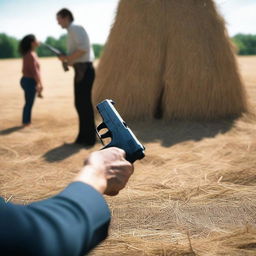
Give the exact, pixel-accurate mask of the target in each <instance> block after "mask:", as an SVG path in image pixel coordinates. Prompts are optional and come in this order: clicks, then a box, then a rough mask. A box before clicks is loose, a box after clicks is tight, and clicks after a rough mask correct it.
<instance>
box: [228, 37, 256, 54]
mask: <svg viewBox="0 0 256 256" xmlns="http://www.w3.org/2000/svg"><path fill="white" fill-rule="evenodd" d="M232 40H233V42H234V43H235V45H236V46H237V48H238V54H239V55H255V54H256V35H250V34H248V35H246V34H237V35H235V36H234V37H233V38H232Z"/></svg>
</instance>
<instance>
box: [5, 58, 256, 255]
mask: <svg viewBox="0 0 256 256" xmlns="http://www.w3.org/2000/svg"><path fill="white" fill-rule="evenodd" d="M54 60H55V59H49V60H47V59H42V60H41V63H42V68H43V71H44V73H43V78H44V79H45V85H46V90H45V98H44V100H43V101H39V100H37V101H36V105H35V109H34V112H33V126H31V127H29V128H25V129H21V128H20V127H19V120H20V115H21V106H22V103H23V98H22V96H23V95H22V94H21V91H20V88H19V87H18V85H17V83H16V81H18V77H15V76H13V77H12V79H11V80H10V76H9V75H8V76H6V78H5V77H4V75H3V77H2V80H1V81H0V90H1V93H0V109H1V111H2V112H1V115H0V119H1V120H0V126H1V127H0V153H1V155H0V160H1V161H0V195H1V196H3V197H4V198H5V199H6V201H12V202H17V203H21V204H27V203H29V202H32V201H35V200H40V199H43V198H46V197H48V196H51V195H54V194H56V193H58V192H59V191H60V190H62V188H64V187H65V186H66V184H68V183H69V182H70V181H72V178H73V176H74V175H75V174H76V173H77V172H78V171H79V169H80V168H81V166H82V163H83V160H84V159H85V157H86V156H87V155H88V154H89V153H90V151H93V150H96V149H99V148H100V147H101V145H100V144H99V143H98V144H96V145H95V147H94V148H92V149H90V150H86V149H83V148H80V147H76V146H74V145H72V144H70V142H72V140H73V139H74V138H75V135H76V131H77V119H76V114H75V111H74V107H73V97H72V93H73V88H72V87H71V86H70V85H71V84H72V74H66V73H64V74H63V73H62V72H63V71H62V70H61V67H60V66H59V65H58V64H59V63H58V62H57V61H56V64H54V63H55V62H54ZM239 60H240V63H241V67H242V71H243V74H244V79H245V81H246V86H247V89H248V91H249V93H250V99H251V102H252V105H253V106H254V107H255V106H256V94H255V90H254V88H255V83H256V78H255V72H254V68H253V67H254V66H255V65H256V58H255V57H254V58H240V59H239ZM6 62H7V61H6ZM8 62H10V64H12V65H13V66H14V67H13V70H14V71H15V65H14V63H15V60H10V61H8ZM1 64H2V65H1ZM252 64H253V65H252ZM55 65H56V66H57V67H59V69H60V70H59V73H58V72H57V73H56V76H58V77H57V78H58V79H56V78H55V76H48V72H50V71H51V70H53V69H54V68H55ZM8 66H9V65H8V63H7V64H5V62H4V63H2V62H0V69H1V70H3V74H5V72H4V69H6V68H7V67H8ZM10 66H11V65H10ZM17 67H19V65H18V64H17ZM48 69H49V70H48ZM15 74H18V71H16V72H15ZM62 75H63V76H64V75H65V76H66V75H69V77H68V78H65V79H63V80H61V77H62ZM8 85H9V86H8ZM47 85H49V87H48V88H47ZM50 85H54V86H53V87H50ZM60 94H61V99H59V100H56V98H58V96H59V95H60ZM118 106H119V105H118ZM118 106H117V107H118ZM63 109H65V111H63ZM99 122H100V120H97V123H99ZM128 124H129V126H130V127H131V128H132V130H133V131H134V132H135V134H136V135H137V136H138V138H139V139H140V140H141V141H142V142H143V144H144V145H145V146H146V158H144V159H142V160H141V161H139V162H136V163H135V165H136V166H135V173H134V175H133V176H132V177H131V179H130V181H129V183H128V186H127V187H126V189H125V190H123V191H122V192H121V193H120V194H119V195H118V196H117V197H113V198H111V197H106V200H107V202H108V204H109V205H110V209H111V212H112V222H111V228H110V236H109V238H108V239H107V240H106V241H105V242H104V243H102V244H101V245H100V246H99V247H98V248H97V249H95V251H93V252H92V253H91V254H92V255H95V256H101V255H102V256H103V255H104V256H108V255H132V256H134V255H135V256H136V255H145V256H146V255H150V256H151V255H152V256H153V255H180V256H181V255H182V256H184V255H207V256H208V255H210V256H211V255H214V256H215V255H235V256H238V255H246V256H247V255H248V256H251V255H255V253H256V251H255V250H256V249H255V243H256V241H255V237H256V235H255V234H256V231H255V226H256V190H255V172H254V170H255V166H256V125H255V124H256V118H255V116H253V115H252V116H249V115H246V116H243V117H242V118H239V119H237V120H224V121H216V122H194V121H179V122H178V121H171V122H167V121H164V120H154V121H147V122H138V121H134V122H130V123H128Z"/></svg>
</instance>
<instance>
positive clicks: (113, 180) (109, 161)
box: [74, 147, 133, 196]
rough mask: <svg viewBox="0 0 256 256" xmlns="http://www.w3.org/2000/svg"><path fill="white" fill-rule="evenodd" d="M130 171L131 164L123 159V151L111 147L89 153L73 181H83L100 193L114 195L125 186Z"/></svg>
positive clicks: (131, 171) (131, 168)
mask: <svg viewBox="0 0 256 256" xmlns="http://www.w3.org/2000/svg"><path fill="white" fill-rule="evenodd" d="M132 173H133V165H132V164H131V163H129V162H128V161H127V160H125V152H124V151H123V150H122V149H119V148H114V147H112V148H107V149H103V150H100V151H96V152H93V153H91V154H90V155H89V156H88V158H87V159H86V160H85V166H84V167H83V169H82V170H81V172H80V173H79V174H78V175H77V176H76V177H75V179H74V181H81V182H84V183H86V184H89V185H91V186H92V187H94V188H95V189H96V190H98V191H99V192H100V193H102V194H106V195H109V196H114V195H117V194H118V193H119V191H120V190H121V189H123V188H124V187H125V185H126V183H127V182H128V180H129V178H130V176H131V175H132Z"/></svg>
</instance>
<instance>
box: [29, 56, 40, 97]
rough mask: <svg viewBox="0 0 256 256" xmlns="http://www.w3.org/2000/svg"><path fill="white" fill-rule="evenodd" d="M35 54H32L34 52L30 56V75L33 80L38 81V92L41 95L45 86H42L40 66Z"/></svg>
mask: <svg viewBox="0 0 256 256" xmlns="http://www.w3.org/2000/svg"><path fill="white" fill-rule="evenodd" d="M34 54H35V53H32V52H31V53H30V54H28V67H29V69H30V73H31V74H32V76H33V78H34V79H35V81H36V90H37V92H38V93H39V94H40V93H41V92H42V90H43V85H42V79H41V74H40V69H39V64H38V61H37V59H36V57H35V55H34Z"/></svg>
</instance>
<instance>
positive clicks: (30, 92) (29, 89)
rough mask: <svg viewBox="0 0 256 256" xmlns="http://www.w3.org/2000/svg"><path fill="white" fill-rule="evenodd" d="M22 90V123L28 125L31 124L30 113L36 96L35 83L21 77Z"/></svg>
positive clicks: (30, 79)
mask: <svg viewBox="0 0 256 256" xmlns="http://www.w3.org/2000/svg"><path fill="white" fill-rule="evenodd" d="M20 84H21V87H22V89H23V90H24V96H25V105H24V107H23V113H22V123H23V124H29V123H30V122H31V111H32V107H33V104H34V100H35V95H36V81H35V80H34V79H33V78H30V77H22V78H21V80H20Z"/></svg>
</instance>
